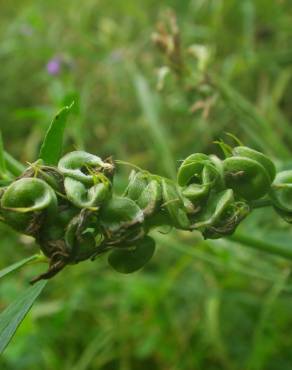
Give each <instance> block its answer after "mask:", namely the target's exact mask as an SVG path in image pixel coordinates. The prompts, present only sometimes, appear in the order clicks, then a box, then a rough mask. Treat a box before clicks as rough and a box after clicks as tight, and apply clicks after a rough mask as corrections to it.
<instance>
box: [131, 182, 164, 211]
mask: <svg viewBox="0 0 292 370" xmlns="http://www.w3.org/2000/svg"><path fill="white" fill-rule="evenodd" d="M161 199H162V196H161V186H160V184H159V182H158V181H156V180H151V181H150V182H149V184H148V185H147V186H146V188H144V190H143V191H142V193H141V195H140V197H139V198H138V199H137V204H138V206H139V207H140V208H141V209H142V211H143V213H144V215H145V216H150V215H152V214H153V213H154V212H155V211H156V210H157V208H158V206H159V204H160V203H161Z"/></svg>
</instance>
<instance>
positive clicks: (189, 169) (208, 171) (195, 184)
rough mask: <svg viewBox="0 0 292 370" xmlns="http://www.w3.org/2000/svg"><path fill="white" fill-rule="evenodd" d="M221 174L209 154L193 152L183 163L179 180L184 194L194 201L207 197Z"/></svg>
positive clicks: (178, 176) (217, 182)
mask: <svg viewBox="0 0 292 370" xmlns="http://www.w3.org/2000/svg"><path fill="white" fill-rule="evenodd" d="M219 177H220V174H219V172H218V171H217V168H216V165H215V164H214V163H213V161H212V160H211V159H210V158H209V156H207V155H205V154H201V153H196V154H192V155H190V156H189V157H187V158H186V159H185V160H184V161H183V163H182V164H181V166H180V168H179V170H178V175H177V181H178V184H179V185H180V186H182V189H181V191H182V194H183V196H184V197H186V198H188V199H189V200H191V201H192V202H193V203H196V202H198V201H201V200H203V199H206V198H207V197H208V194H209V191H210V189H211V188H212V187H217V185H218V184H219Z"/></svg>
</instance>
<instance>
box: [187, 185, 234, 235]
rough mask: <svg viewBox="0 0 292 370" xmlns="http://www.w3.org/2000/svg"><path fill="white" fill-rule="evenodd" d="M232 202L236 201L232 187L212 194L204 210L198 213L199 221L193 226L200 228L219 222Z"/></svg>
mask: <svg viewBox="0 0 292 370" xmlns="http://www.w3.org/2000/svg"><path fill="white" fill-rule="evenodd" d="M232 202H234V194H233V190H232V189H227V190H224V191H222V192H220V193H213V194H211V196H210V198H209V199H208V202H207V204H206V206H205V207H204V209H203V211H202V212H201V213H200V214H199V215H198V218H197V220H198V221H197V222H196V223H195V224H194V225H193V227H192V228H195V229H199V228H202V227H205V226H210V225H212V224H213V223H214V222H217V221H218V220H219V219H220V217H221V216H222V214H223V213H224V212H225V210H226V207H228V206H229V205H230V204H231V203H232Z"/></svg>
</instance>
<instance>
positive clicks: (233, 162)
mask: <svg viewBox="0 0 292 370" xmlns="http://www.w3.org/2000/svg"><path fill="white" fill-rule="evenodd" d="M223 168H224V177H225V183H226V186H227V187H228V188H231V189H233V191H234V193H235V194H236V195H238V196H239V197H242V198H244V199H246V200H255V199H259V198H261V197H263V196H264V195H265V194H267V192H268V191H269V189H270V186H271V178H270V175H269V174H268V172H267V171H266V169H265V168H264V167H263V166H262V165H261V164H260V163H259V162H258V161H257V160H254V159H251V158H247V157H229V158H226V159H225V160H224V161H223Z"/></svg>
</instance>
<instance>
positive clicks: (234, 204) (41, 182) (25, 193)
mask: <svg viewBox="0 0 292 370" xmlns="http://www.w3.org/2000/svg"><path fill="white" fill-rule="evenodd" d="M114 173H115V165H114V162H113V161H112V160H111V159H108V160H102V159H101V158H99V157H97V156H96V155H93V154H89V153H86V152H83V151H74V152H71V153H68V154H66V155H65V156H64V157H62V158H61V159H60V161H59V163H58V165H57V166H56V167H53V166H47V165H44V164H43V162H42V160H38V161H37V162H35V163H33V164H31V165H30V166H29V167H28V168H27V169H26V170H25V171H24V173H23V174H22V175H21V176H20V177H19V178H17V179H16V180H15V181H13V182H12V183H10V184H9V185H7V186H5V187H2V188H0V212H1V218H2V219H3V221H4V222H5V223H6V224H8V225H10V226H11V227H12V228H14V229H15V230H17V231H18V232H20V233H23V234H27V235H30V236H33V237H34V238H35V240H36V242H37V243H38V244H39V246H40V249H41V251H42V253H43V254H44V255H45V256H46V257H47V258H48V260H49V268H48V270H47V271H46V272H44V273H43V274H41V275H40V276H38V277H36V278H35V279H34V280H33V282H36V281H38V280H40V279H48V278H51V277H52V276H54V275H55V274H56V273H58V272H59V271H60V270H62V269H63V268H64V267H65V266H66V265H68V264H75V263H78V262H80V261H84V260H87V259H94V258H95V257H97V256H99V255H101V254H104V253H108V262H109V264H110V265H111V266H112V267H114V268H115V269H116V270H117V271H119V272H124V273H129V272H133V271H136V270H138V269H140V268H141V267H143V266H144V265H145V264H146V263H147V262H148V261H149V260H150V258H151V257H152V255H153V253H154V251H155V241H154V240H153V238H151V237H150V236H149V235H148V234H149V232H150V231H151V230H152V229H153V228H155V227H159V226H162V225H169V226H171V227H174V228H177V229H181V230H187V231H193V230H198V231H200V232H201V233H202V235H203V237H204V238H220V237H223V236H225V235H229V234H232V233H233V232H234V231H235V229H236V227H237V225H238V224H239V223H240V221H241V220H243V219H244V218H245V217H246V216H247V215H248V214H249V213H250V211H251V210H252V209H253V204H254V202H255V201H257V200H259V199H261V198H263V197H265V198H268V199H269V200H270V201H271V203H272V205H273V206H274V208H275V209H276V211H277V212H278V213H279V215H280V216H282V217H283V218H284V219H285V220H286V221H288V222H292V171H284V172H280V173H278V174H277V175H276V169H275V166H274V164H273V162H272V161H271V160H270V159H269V158H268V157H267V156H265V155H264V154H262V153H260V152H258V151H255V150H253V149H250V148H248V147H246V146H237V147H235V148H233V149H232V151H230V152H229V153H228V155H226V158H225V159H224V160H221V159H219V158H218V157H216V156H214V155H206V154H202V153H196V154H192V155H190V156H189V157H187V158H186V159H185V160H184V161H182V163H181V165H180V167H179V169H178V172H177V181H173V180H170V179H167V178H164V177H161V176H158V175H154V174H151V173H149V172H148V171H143V170H138V171H132V172H131V174H130V177H129V183H128V186H127V188H126V190H125V191H124V194H122V195H120V196H118V195H116V194H115V193H114V191H113V181H114Z"/></svg>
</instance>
